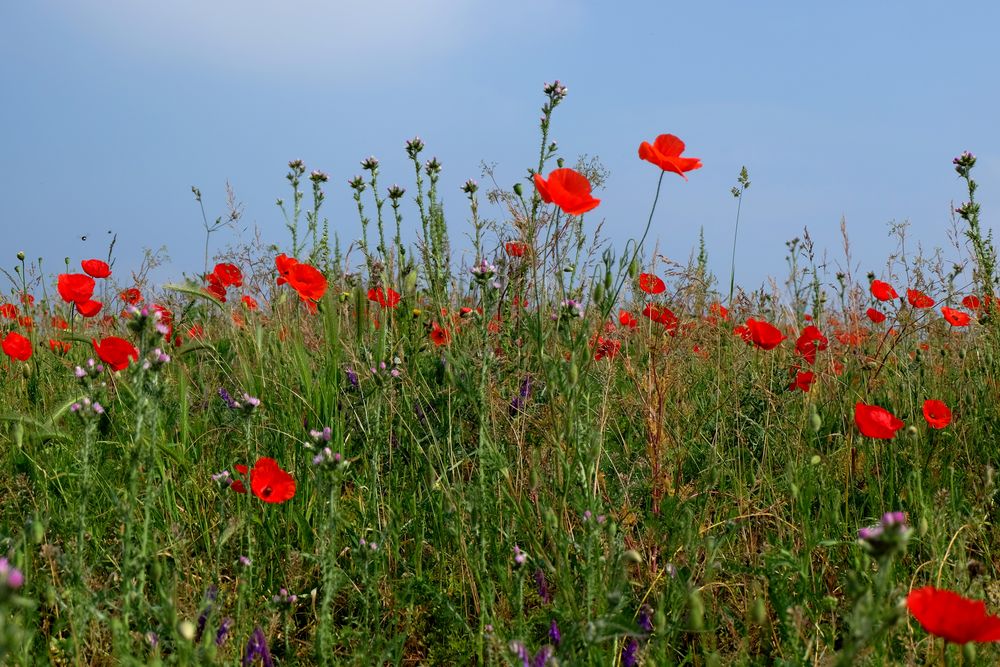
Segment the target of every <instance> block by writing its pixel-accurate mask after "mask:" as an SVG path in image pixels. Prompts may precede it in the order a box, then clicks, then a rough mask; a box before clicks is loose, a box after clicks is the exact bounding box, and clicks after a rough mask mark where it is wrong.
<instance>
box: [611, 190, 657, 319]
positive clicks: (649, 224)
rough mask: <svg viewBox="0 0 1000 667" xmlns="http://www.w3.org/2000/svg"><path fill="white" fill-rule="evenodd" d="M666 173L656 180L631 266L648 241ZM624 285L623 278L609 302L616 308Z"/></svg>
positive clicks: (630, 262)
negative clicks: (644, 225)
mask: <svg viewBox="0 0 1000 667" xmlns="http://www.w3.org/2000/svg"><path fill="white" fill-rule="evenodd" d="M665 173H667V172H665V171H661V172H660V180H658V181H657V182H656V194H655V195H654V196H653V207H652V208H651V209H650V210H649V219H648V220H647V221H646V229H644V230H643V232H642V238H640V239H639V242H638V243H636V244H635V251H634V252H633V253H632V258H631V259H629V262H628V264H629V266H631V264H632V262H634V261H635V260H636V258H637V257H638V256H639V250H641V249H642V244H643V243H645V242H646V237H647V236H649V229H650V228H651V227H652V226H653V214H654V213H656V202H658V201H660V187H661V186H662V185H663V175H664V174H665ZM625 275H628V273H626V274H625ZM624 286H625V279H624V278H622V279H621V280H620V281H619V282H618V287H617V288H615V295H614V298H612V299H611V300H610V301H609V302H608V303H610V304H611V308H614V305H615V304H616V303H618V296H619V295H620V294H621V292H622V287H624ZM609 312H611V311H610V310H609V311H607V312H605V313H603V314H602V316H601V319H602V320H603V319H606V318H607V316H608V313H609Z"/></svg>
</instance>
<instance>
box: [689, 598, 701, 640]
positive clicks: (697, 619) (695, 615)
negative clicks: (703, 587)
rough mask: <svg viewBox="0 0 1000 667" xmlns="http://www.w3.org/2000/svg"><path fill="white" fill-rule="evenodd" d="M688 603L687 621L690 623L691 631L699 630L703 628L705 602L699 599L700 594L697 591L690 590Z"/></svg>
mask: <svg viewBox="0 0 1000 667" xmlns="http://www.w3.org/2000/svg"><path fill="white" fill-rule="evenodd" d="M688 604H689V605H690V609H689V610H688V622H689V623H690V625H691V631H692V632H701V631H702V630H704V629H705V603H704V602H702V600H701V594H700V593H699V592H698V591H692V592H691V595H690V596H689V597H688Z"/></svg>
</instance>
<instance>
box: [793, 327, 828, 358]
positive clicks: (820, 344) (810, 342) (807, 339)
mask: <svg viewBox="0 0 1000 667" xmlns="http://www.w3.org/2000/svg"><path fill="white" fill-rule="evenodd" d="M829 343H830V341H829V340H827V338H826V336H824V335H823V334H822V333H820V330H819V329H818V328H817V327H816V326H815V325H813V324H810V325H809V326H807V327H805V328H804V329H803V330H802V333H801V334H799V337H798V340H796V341H795V351H796V352H798V353H799V354H801V355H802V357H803V358H804V359H805V360H806V361H807V362H809V363H810V364H814V363H816V353H817V352H822V351H823V350H825V349H826V348H827V346H828V345H829Z"/></svg>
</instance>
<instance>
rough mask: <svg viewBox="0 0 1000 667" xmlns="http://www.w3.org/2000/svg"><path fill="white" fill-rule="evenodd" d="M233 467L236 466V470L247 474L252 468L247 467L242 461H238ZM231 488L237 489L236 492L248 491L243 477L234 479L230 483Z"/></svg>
mask: <svg viewBox="0 0 1000 667" xmlns="http://www.w3.org/2000/svg"><path fill="white" fill-rule="evenodd" d="M233 467H235V468H236V472H238V473H239V474H241V475H246V474H247V473H248V472H250V469H249V468H247V467H246V466H245V465H243V464H242V463H237V464H236V465H235V466H233ZM229 488H230V489H232V490H233V491H235V492H236V493H246V492H247V487H246V485H245V484H244V483H243V480H242V479H234V480H233V483H232V484H230V485H229Z"/></svg>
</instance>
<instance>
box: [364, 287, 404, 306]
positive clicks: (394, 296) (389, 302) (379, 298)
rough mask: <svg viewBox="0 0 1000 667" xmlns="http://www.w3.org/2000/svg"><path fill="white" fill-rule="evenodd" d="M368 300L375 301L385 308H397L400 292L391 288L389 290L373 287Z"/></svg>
mask: <svg viewBox="0 0 1000 667" xmlns="http://www.w3.org/2000/svg"><path fill="white" fill-rule="evenodd" d="M368 300H369V301H374V302H375V303H377V304H378V305H380V306H382V307H383V308H395V307H396V306H398V305H399V292H397V291H396V290H394V289H392V288H391V287H390V288H389V289H388V290H385V289H383V288H381V287H379V288H377V289H376V288H374V287H373V288H371V289H370V290H368Z"/></svg>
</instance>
